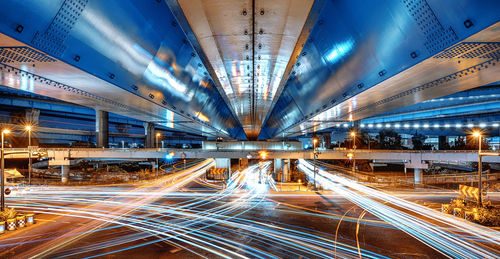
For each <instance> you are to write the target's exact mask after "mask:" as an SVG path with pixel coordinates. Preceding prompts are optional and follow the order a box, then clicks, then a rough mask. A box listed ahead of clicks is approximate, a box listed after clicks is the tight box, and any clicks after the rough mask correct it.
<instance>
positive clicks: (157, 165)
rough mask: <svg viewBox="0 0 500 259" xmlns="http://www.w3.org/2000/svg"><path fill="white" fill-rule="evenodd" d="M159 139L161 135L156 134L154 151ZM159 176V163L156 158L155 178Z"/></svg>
mask: <svg viewBox="0 0 500 259" xmlns="http://www.w3.org/2000/svg"><path fill="white" fill-rule="evenodd" d="M160 137H161V133H160V132H157V133H156V134H155V140H156V149H158V139H159V138H160ZM159 174H160V165H159V161H158V157H157V158H156V178H158V176H159Z"/></svg>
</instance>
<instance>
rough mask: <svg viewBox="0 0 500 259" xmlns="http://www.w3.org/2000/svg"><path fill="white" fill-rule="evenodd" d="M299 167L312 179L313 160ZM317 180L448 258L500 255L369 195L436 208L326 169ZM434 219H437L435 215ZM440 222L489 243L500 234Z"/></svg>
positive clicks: (423, 212)
mask: <svg viewBox="0 0 500 259" xmlns="http://www.w3.org/2000/svg"><path fill="white" fill-rule="evenodd" d="M298 168H299V169H300V170H301V171H303V172H305V173H306V174H307V176H308V177H310V178H311V179H312V177H313V174H314V173H313V171H312V170H313V165H312V164H311V163H309V162H307V161H305V160H302V159H301V160H299V166H298ZM316 180H317V181H318V183H319V184H320V185H322V186H323V187H324V188H327V189H330V190H333V191H335V192H337V193H339V194H341V195H343V196H344V197H345V198H346V199H348V200H349V201H351V202H353V203H355V204H357V205H358V206H360V207H361V208H364V209H366V210H367V211H369V212H370V213H372V214H373V215H375V216H377V217H379V218H381V219H383V220H385V221H387V222H389V223H391V224H393V225H394V226H396V227H398V228H399V229H401V230H402V231H404V232H406V233H408V234H409V235H411V236H413V237H415V238H416V239H418V240H420V241H422V242H424V243H425V244H427V245H428V246H430V247H433V248H435V249H436V250H437V251H439V252H440V253H442V254H444V255H446V256H448V257H453V258H495V257H496V256H497V255H498V251H489V250H487V249H485V248H484V247H482V246H479V245H476V244H474V243H472V242H471V240H469V239H467V238H464V237H463V236H459V235H457V234H455V233H452V232H449V231H447V230H445V229H443V228H440V227H439V226H437V225H435V224H432V223H429V222H428V221H426V220H422V219H420V218H418V217H415V216H412V215H410V214H408V213H405V212H402V211H400V210H397V209H395V208H392V207H389V206H387V205H383V204H382V203H380V202H378V201H375V200H373V199H372V198H368V197H373V198H377V199H382V200H384V201H387V202H390V203H391V204H393V205H397V206H401V207H403V208H409V209H411V210H412V211H413V212H415V213H417V215H420V216H424V217H429V215H434V213H432V212H431V211H432V210H430V209H429V208H426V207H423V206H419V205H416V204H413V203H411V202H409V201H405V200H402V199H399V198H396V197H394V196H391V195H389V194H386V193H383V192H381V191H377V190H374V189H372V188H369V187H366V186H363V185H361V184H358V183H356V182H354V181H352V180H349V179H346V178H344V177H340V176H337V175H332V174H330V173H328V172H326V171H324V170H322V169H319V172H318V174H317V176H316ZM351 189H352V190H351ZM359 192H362V193H364V194H365V195H362V194H360V193H359ZM443 216H445V215H442V218H446V217H443ZM430 218H431V219H434V217H430ZM440 222H443V223H448V226H449V227H451V228H452V229H457V230H464V229H474V230H475V231H476V232H474V234H475V235H476V236H477V237H480V238H481V239H482V240H483V241H485V242H491V240H496V239H497V238H498V237H499V236H498V232H493V231H490V230H488V231H482V230H483V228H480V227H477V226H475V225H473V224H472V223H469V222H466V221H456V220H448V219H443V220H440Z"/></svg>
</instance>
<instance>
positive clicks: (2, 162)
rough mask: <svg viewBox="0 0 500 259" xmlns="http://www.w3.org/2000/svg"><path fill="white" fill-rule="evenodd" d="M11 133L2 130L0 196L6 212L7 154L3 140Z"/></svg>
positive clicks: (2, 206) (0, 201)
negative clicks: (5, 162)
mask: <svg viewBox="0 0 500 259" xmlns="http://www.w3.org/2000/svg"><path fill="white" fill-rule="evenodd" d="M9 133H10V130H8V129H4V130H2V149H1V155H0V156H1V159H0V160H1V162H0V163H1V171H0V172H1V173H2V176H1V177H2V180H1V189H2V190H1V191H2V194H1V196H0V197H1V200H0V203H1V209H2V211H4V210H5V191H4V189H5V164H4V155H5V153H4V148H3V139H4V135H5V134H9Z"/></svg>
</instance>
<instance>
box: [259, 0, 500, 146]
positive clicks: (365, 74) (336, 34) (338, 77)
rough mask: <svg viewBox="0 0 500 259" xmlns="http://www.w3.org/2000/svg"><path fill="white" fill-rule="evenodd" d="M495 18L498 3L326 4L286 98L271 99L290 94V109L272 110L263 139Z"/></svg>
mask: <svg viewBox="0 0 500 259" xmlns="http://www.w3.org/2000/svg"><path fill="white" fill-rule="evenodd" d="M468 20H469V21H471V22H472V25H471V26H469V25H470V23H468V22H467V21H468ZM498 21H500V2H499V1H484V2H483V1H481V2H479V1H473V0H461V1H451V0H449V1H438V0H429V1H425V0H400V1H397V0H385V1H362V0H350V1H347V0H345V1H327V2H326V4H325V6H324V8H323V10H322V11H321V14H320V16H319V18H318V21H317V22H316V25H315V26H314V28H313V30H312V32H311V34H310V36H309V39H308V41H307V42H306V44H305V45H304V48H303V50H302V53H301V55H300V57H299V58H298V60H297V63H296V65H295V68H294V72H295V73H293V72H292V74H290V75H289V79H288V84H287V85H285V87H284V90H283V93H288V94H283V95H282V96H279V97H278V98H279V99H278V101H277V102H276V103H280V102H281V99H283V101H287V102H290V100H289V96H292V97H293V98H292V100H293V101H294V102H295V103H296V104H297V106H296V107H295V108H292V109H289V110H287V111H286V112H283V111H282V110H281V108H280V107H278V105H275V106H274V107H273V109H272V110H271V112H270V114H269V116H268V117H267V119H266V121H265V122H264V124H263V125H264V127H263V130H262V131H263V132H265V133H263V135H262V136H264V135H266V136H269V137H274V136H276V135H277V134H279V133H280V132H282V131H283V130H284V129H286V128H288V127H290V126H292V125H296V124H297V123H299V122H301V121H304V120H306V119H307V118H306V116H308V118H311V117H313V116H314V115H315V114H318V113H319V112H322V111H324V110H326V109H328V108H330V107H332V106H334V105H336V104H338V103H340V102H341V101H344V100H347V99H349V98H350V97H352V96H354V95H356V94H358V93H360V92H362V91H364V90H366V89H368V88H370V87H372V86H374V85H376V84H378V83H380V82H382V81H384V80H386V79H387V78H389V77H391V76H394V75H396V74H398V73H400V72H402V71H404V70H406V69H407V68H409V67H411V66H413V65H415V64H417V63H419V62H421V61H422V60H425V59H427V58H429V57H431V56H432V55H434V54H436V53H438V52H440V51H442V50H444V49H445V48H447V47H449V46H452V45H453V44H455V43H457V42H459V41H461V40H464V39H465V38H467V37H469V36H471V35H473V34H475V33H477V32H479V31H481V30H483V29H484V28H486V27H487V26H490V25H493V24H494V23H496V22H498ZM467 27H468V28H467ZM299 63H300V66H297V64H299ZM354 106H355V104H354ZM353 109H356V107H353ZM284 117H287V120H286V121H285V120H282V118H284ZM278 121H279V122H280V123H279V126H276V124H277V122H278Z"/></svg>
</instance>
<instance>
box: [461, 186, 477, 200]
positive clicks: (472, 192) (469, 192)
mask: <svg viewBox="0 0 500 259" xmlns="http://www.w3.org/2000/svg"><path fill="white" fill-rule="evenodd" d="M458 191H459V193H460V194H461V195H464V196H465V197H469V198H473V199H475V200H476V201H479V189H478V188H476V187H470V186H467V185H461V184H460V185H459V187H458Z"/></svg>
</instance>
